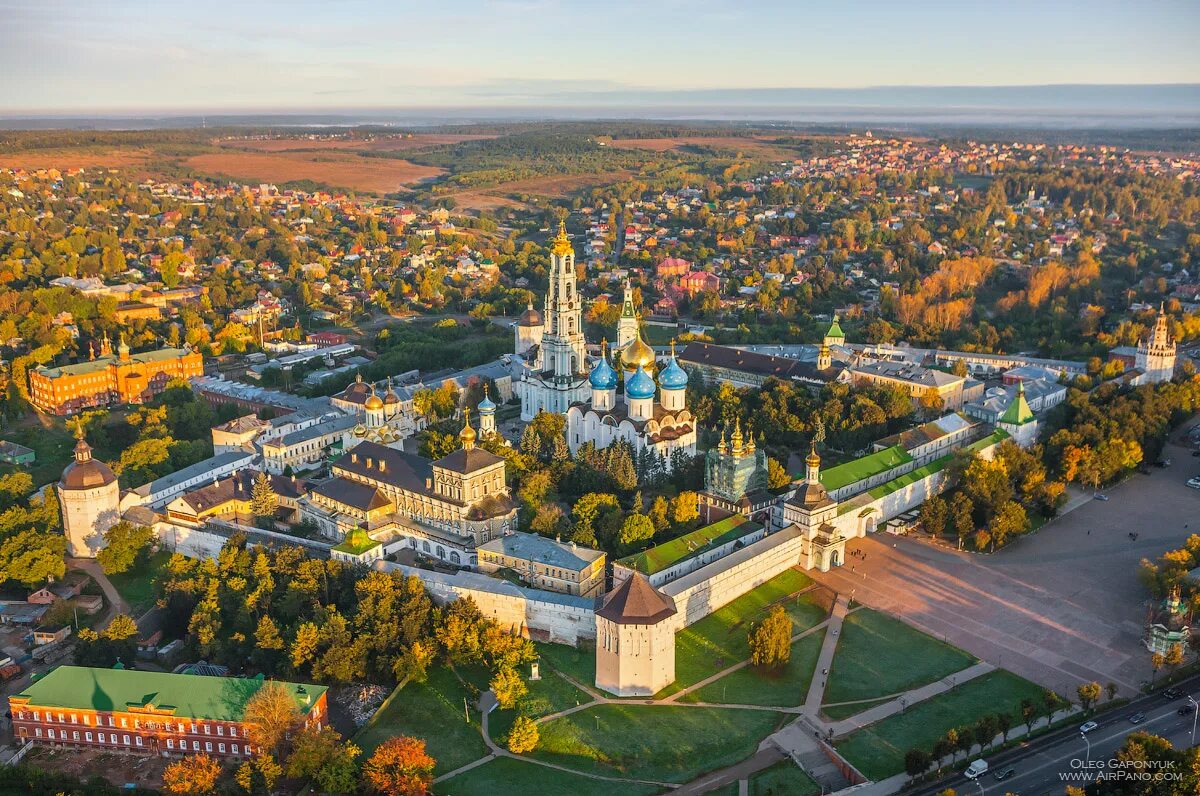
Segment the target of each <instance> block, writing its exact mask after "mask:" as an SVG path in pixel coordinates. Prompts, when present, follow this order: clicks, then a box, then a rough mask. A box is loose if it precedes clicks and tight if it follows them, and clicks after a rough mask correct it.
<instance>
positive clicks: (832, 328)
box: [825, 315, 846, 340]
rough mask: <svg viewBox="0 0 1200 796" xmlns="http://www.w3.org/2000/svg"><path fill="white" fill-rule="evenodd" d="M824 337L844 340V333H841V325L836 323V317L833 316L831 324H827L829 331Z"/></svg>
mask: <svg viewBox="0 0 1200 796" xmlns="http://www.w3.org/2000/svg"><path fill="white" fill-rule="evenodd" d="M825 336H826V337H836V338H839V339H841V340H845V339H846V333H845V332H843V331H842V325H841V324H840V323H838V316H836V315H834V316H833V323H831V324H829V331H828V332H826V333H825Z"/></svg>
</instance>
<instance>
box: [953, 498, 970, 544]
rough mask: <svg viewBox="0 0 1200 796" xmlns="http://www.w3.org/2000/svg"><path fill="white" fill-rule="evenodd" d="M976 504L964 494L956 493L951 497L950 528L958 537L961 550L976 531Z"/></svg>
mask: <svg viewBox="0 0 1200 796" xmlns="http://www.w3.org/2000/svg"><path fill="white" fill-rule="evenodd" d="M974 513H975V504H974V503H972V502H971V499H970V498H969V497H967V496H966V495H964V494H963V493H962V492H955V493H954V494H953V495H952V496H951V497H950V516H949V523H950V527H951V528H952V529H953V530H954V534H955V535H956V536H957V537H958V547H959V549H960V550H961V549H962V546H963V540H964V539H966V538H967V537H968V536H970V535H971V532H972V531H974V530H975V520H974Z"/></svg>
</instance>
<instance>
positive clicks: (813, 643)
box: [680, 630, 825, 707]
mask: <svg viewBox="0 0 1200 796" xmlns="http://www.w3.org/2000/svg"><path fill="white" fill-rule="evenodd" d="M824 638H825V631H824V630H818V631H817V632H815V633H812V634H810V635H807V636H805V637H804V638H802V639H800V640H799V641H796V642H793V643H792V657H791V659H790V660H789V661H788V665H787V666H786V667H784V668H783V670H782V671H779V672H760V671H759V670H758V669H755V668H754V667H753V666H747V667H745V668H743V669H738V670H737V671H736V672H733V673H732V674H727V675H725V676H724V677H722V678H721V679H720V680H717V681H715V682H712V683H709V684H708V685H706V686H704V687H703V688H698V689H696V690H695V691H693V692H692V693H690V694H686V695H684V696H682V697H680V701H683V702H724V703H727V704H731V705H779V706H781V707H792V706H793V705H802V704H804V698H805V696H807V695H808V686H809V684H810V683H811V682H812V675H813V668H814V667H815V666H816V665H817V656H818V655H820V654H821V642H822V640H824Z"/></svg>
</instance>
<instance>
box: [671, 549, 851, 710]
mask: <svg viewBox="0 0 1200 796" xmlns="http://www.w3.org/2000/svg"><path fill="white" fill-rule="evenodd" d="M811 585H812V580H810V579H809V577H808V576H807V575H805V574H804V573H803V572H800V571H799V570H795V569H788V570H785V571H784V572H781V573H780V574H778V575H776V576H775V577H774V578H772V579H771V580H769V581H767V582H766V583H764V584H762V585H761V586H759V587H758V588H756V589H753V590H751V591H749V592H747V593H745V594H743V595H742V596H741V597H738V598H737V599H736V600H734V601H733V602H731V603H729V604H728V605H726V606H724V607H723V608H721V609H719V610H717V611H714V612H713V613H711V614H709V615H708V616H706V617H704V618H703V619H701V620H700V621H699V622H696V623H695V624H693V625H691V626H689V627H686V628H684V629H683V630H681V631H679V632H678V633H676V634H675V682H674V683H673V684H671V685H669V686H667V687H666V688H665V689H663V690H662V691H661V692H660V693H659V694H658V695H657V696H658V698H660V699H661V698H663V697H667V696H670V695H671V694H673V693H675V692H676V691H679V690H681V689H683V688H687V687H688V686H690V685H695V684H696V683H698V682H700V681H701V680H703V679H704V678H706V677H711V676H712V675H714V674H716V673H717V672H719V671H721V670H722V669H726V668H728V667H730V666H732V665H733V664H735V663H737V662H739V661H744V660H746V659H747V658H749V657H750V646H749V644H748V643H747V642H746V634H747V633H748V632H749V631H750V625H751V624H753V623H754V622H757V621H759V620H760V619H762V618H763V617H764V616H765V615H766V611H767V608H768V607H769V606H771V605H772V604H774V603H777V602H779V603H781V604H782V605H783V606H784V608H785V609H786V610H787V612H788V614H789V615H790V616H791V617H792V623H793V626H794V627H793V632H794V633H799V632H800V631H802V630H805V629H807V628H810V627H813V626H815V625H818V624H820V623H821V622H823V621H825V619H826V617H827V616H828V609H827V607H825V606H823V605H822V599H823V598H824V597H825V594H826V593H825V592H824V591H823V590H814V591H811V592H806V593H805V594H801V595H798V596H796V597H795V598H791V599H789V598H788V597H789V595H792V594H795V593H796V592H799V591H802V590H804V589H807V588H808V587H809V586H811Z"/></svg>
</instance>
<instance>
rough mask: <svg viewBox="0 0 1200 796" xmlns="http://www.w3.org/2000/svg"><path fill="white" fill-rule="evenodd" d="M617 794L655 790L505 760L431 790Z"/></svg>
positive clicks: (465, 794)
mask: <svg viewBox="0 0 1200 796" xmlns="http://www.w3.org/2000/svg"><path fill="white" fill-rule="evenodd" d="M618 791H619V792H620V793H622V794H626V793H627V794H631V796H642V795H643V794H645V795H646V796H649V794H652V793H656V792H657V791H658V788H656V787H654V786H653V785H638V784H635V783H632V782H622V783H614V782H609V781H607V780H603V779H592V778H591V777H583V776H579V775H577V774H568V773H567V772H565V771H558V770H557V769H553V768H546V767H545V766H539V765H537V764H535V763H527V762H525V761H522V760H513V759H512V758H509V757H497V758H496V759H495V760H490V761H488V762H487V763H484V764H483V765H481V766H479V767H478V768H473V769H471V770H470V771H464V772H463V773H462V774H459V775H458V776H456V777H451V778H450V779H448V780H446V781H445V782H440V783H438V784H437V785H434V786H433V792H434V793H435V794H438V796H442V795H443V794H444V795H445V796H450V794H453V796H509V794H514V795H515V796H529V794H540V793H546V794H550V793H555V794H557V793H569V794H571V796H609V795H610V794H612V793H614V792H618Z"/></svg>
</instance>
